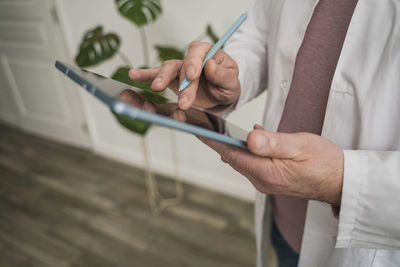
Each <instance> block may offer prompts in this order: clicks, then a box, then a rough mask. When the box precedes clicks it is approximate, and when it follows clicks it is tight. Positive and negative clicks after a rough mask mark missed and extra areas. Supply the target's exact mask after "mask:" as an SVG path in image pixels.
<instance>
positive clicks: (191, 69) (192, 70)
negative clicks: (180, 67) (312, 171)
mask: <svg viewBox="0 0 400 267" xmlns="http://www.w3.org/2000/svg"><path fill="white" fill-rule="evenodd" d="M186 72H187V75H189V76H190V78H191V77H193V76H194V75H195V70H194V67H193V66H192V65H189V66H188V67H187V69H186Z"/></svg>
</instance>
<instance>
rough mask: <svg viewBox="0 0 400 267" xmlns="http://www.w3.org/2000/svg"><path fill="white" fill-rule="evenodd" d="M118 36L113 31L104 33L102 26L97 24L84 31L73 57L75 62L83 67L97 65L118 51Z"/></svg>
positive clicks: (119, 43) (119, 42)
mask: <svg viewBox="0 0 400 267" xmlns="http://www.w3.org/2000/svg"><path fill="white" fill-rule="evenodd" d="M120 45H121V41H120V38H119V37H118V35H116V34H115V33H108V34H104V32H103V27H102V26H97V27H96V28H94V29H92V30H89V31H87V32H86V33H85V36H84V37H83V40H82V43H81V45H80V47H79V54H78V55H77V56H76V58H75V62H76V64H77V65H78V66H79V67H81V68H83V67H89V66H93V65H97V64H99V63H101V62H103V61H105V60H107V59H109V58H111V57H113V56H114V54H115V53H116V52H118V50H119V48H120Z"/></svg>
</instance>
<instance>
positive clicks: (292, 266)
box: [271, 219, 299, 267]
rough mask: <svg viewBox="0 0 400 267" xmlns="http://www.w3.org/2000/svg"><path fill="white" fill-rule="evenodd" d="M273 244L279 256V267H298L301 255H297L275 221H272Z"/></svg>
mask: <svg viewBox="0 0 400 267" xmlns="http://www.w3.org/2000/svg"><path fill="white" fill-rule="evenodd" d="M271 242H272V245H273V246H274V248H275V251H276V254H277V255H278V262H279V267H297V264H298V263H299V254H297V253H296V252H295V251H294V250H293V249H292V248H291V247H290V246H289V244H288V243H287V242H286V240H285V239H284V238H283V236H282V235H281V233H280V232H279V229H278V227H277V226H276V223H275V221H274V219H272V227H271Z"/></svg>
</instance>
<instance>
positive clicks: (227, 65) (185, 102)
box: [129, 42, 240, 110]
mask: <svg viewBox="0 0 400 267" xmlns="http://www.w3.org/2000/svg"><path fill="white" fill-rule="evenodd" d="M211 47H212V46H211V44H208V43H204V42H193V43H191V44H190V46H189V49H188V54H187V57H186V59H184V60H170V61H166V62H164V64H163V65H162V66H161V67H156V68H152V69H147V70H143V69H132V70H131V71H130V72H129V77H130V78H131V79H132V80H134V81H137V82H147V83H151V88H152V89H153V90H154V91H163V90H165V89H166V88H167V87H169V88H170V89H172V90H174V91H175V92H176V93H177V94H178V99H179V102H178V104H179V107H180V108H181V109H183V110H187V109H189V108H190V107H191V106H193V105H194V106H197V107H202V108H212V107H215V106H218V105H229V104H232V103H234V102H235V101H236V100H237V99H238V98H239V96H240V83H239V78H238V74H239V70H238V66H237V64H236V62H235V61H234V60H233V59H232V58H231V57H230V56H229V55H228V54H226V53H225V52H224V51H222V50H219V51H218V52H217V53H216V54H215V56H214V57H213V58H212V59H210V60H209V61H208V62H207V63H206V65H205V66H204V71H203V67H202V62H203V60H204V58H205V56H206V54H207V53H208V51H209V50H210V49H211ZM184 78H187V79H188V80H189V81H191V84H190V85H189V86H188V87H187V88H186V89H185V90H183V91H181V92H179V91H178V88H179V84H180V83H181V82H182V81H183V80H184Z"/></svg>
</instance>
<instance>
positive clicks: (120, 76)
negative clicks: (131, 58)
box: [111, 67, 166, 104]
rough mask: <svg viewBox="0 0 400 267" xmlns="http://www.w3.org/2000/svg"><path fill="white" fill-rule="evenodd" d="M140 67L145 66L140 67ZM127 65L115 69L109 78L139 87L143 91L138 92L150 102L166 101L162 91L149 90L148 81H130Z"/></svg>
mask: <svg viewBox="0 0 400 267" xmlns="http://www.w3.org/2000/svg"><path fill="white" fill-rule="evenodd" d="M141 68H142V69H143V68H145V67H141ZM129 70H130V68H129V67H120V68H118V69H117V71H116V72H115V73H114V74H113V75H112V77H111V79H114V80H116V81H119V82H122V83H125V84H129V85H131V86H133V87H137V88H139V89H142V90H143V92H142V93H141V94H140V95H142V96H143V97H144V98H146V99H148V100H150V101H151V102H153V103H155V104H164V103H166V99H165V98H164V97H163V95H164V93H163V92H160V93H157V92H154V91H153V90H151V87H150V86H151V85H150V84H148V83H140V82H135V81H132V80H131V79H130V78H129Z"/></svg>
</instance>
